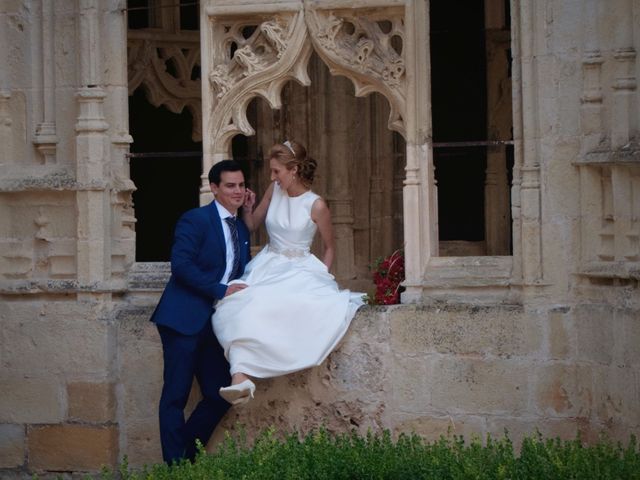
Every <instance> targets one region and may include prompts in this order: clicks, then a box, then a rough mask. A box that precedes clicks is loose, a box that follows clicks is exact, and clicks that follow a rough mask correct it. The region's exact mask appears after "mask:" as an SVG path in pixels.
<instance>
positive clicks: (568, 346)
mask: <svg viewBox="0 0 640 480" xmlns="http://www.w3.org/2000/svg"><path fill="white" fill-rule="evenodd" d="M571 320H572V317H571V316H570V315H569V314H568V312H567V309H555V310H551V311H550V312H549V320H548V330H547V332H548V346H549V357H550V358H551V359H569V358H572V357H573V355H574V349H575V345H574V341H573V330H572V321H571Z"/></svg>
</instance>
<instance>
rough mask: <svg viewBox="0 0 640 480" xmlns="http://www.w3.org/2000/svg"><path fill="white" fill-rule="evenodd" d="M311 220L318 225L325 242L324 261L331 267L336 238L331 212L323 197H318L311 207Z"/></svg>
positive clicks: (328, 267)
mask: <svg viewBox="0 0 640 480" xmlns="http://www.w3.org/2000/svg"><path fill="white" fill-rule="evenodd" d="M311 220H313V221H314V222H315V224H316V225H317V226H318V231H319V232H320V238H322V243H323V244H324V254H323V255H322V263H324V264H325V265H326V266H327V269H330V268H331V264H332V263H333V258H334V256H335V253H336V246H335V243H336V242H335V239H334V237H333V224H332V223H331V212H330V211H329V207H328V206H327V204H326V202H325V201H324V200H323V199H322V198H318V199H317V200H316V201H315V202H313V206H312V207H311Z"/></svg>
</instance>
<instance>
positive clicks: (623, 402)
mask: <svg viewBox="0 0 640 480" xmlns="http://www.w3.org/2000/svg"><path fill="white" fill-rule="evenodd" d="M639 374H640V371H639V370H638V369H637V368H629V367H618V366H608V367H607V366H597V367H594V369H593V413H594V416H595V417H596V419H597V420H598V421H599V422H602V423H604V424H607V423H611V422H615V421H621V422H623V423H626V424H628V425H633V426H638V425H640V407H639V405H640V391H639V389H638V383H637V382H638V376H639Z"/></svg>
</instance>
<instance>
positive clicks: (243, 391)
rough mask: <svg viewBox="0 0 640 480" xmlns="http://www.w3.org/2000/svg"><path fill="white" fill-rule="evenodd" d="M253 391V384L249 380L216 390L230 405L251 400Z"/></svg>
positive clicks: (254, 389) (254, 387)
mask: <svg viewBox="0 0 640 480" xmlns="http://www.w3.org/2000/svg"><path fill="white" fill-rule="evenodd" d="M255 391H256V386H255V384H254V383H253V382H252V381H251V380H245V381H244V382H240V383H238V384H236V385H229V386H228V387H222V388H220V390H219V391H218V392H219V393H220V396H221V397H222V398H224V399H225V400H226V401H227V402H229V403H230V404H231V405H239V404H241V403H247V402H248V401H249V400H251V399H252V398H253V392H255Z"/></svg>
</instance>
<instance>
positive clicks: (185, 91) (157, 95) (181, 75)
mask: <svg viewBox="0 0 640 480" xmlns="http://www.w3.org/2000/svg"><path fill="white" fill-rule="evenodd" d="M127 57H128V77H129V95H132V94H133V92H134V91H135V90H136V89H137V88H138V87H139V86H140V85H143V87H144V90H145V93H146V95H147V99H148V101H149V103H151V105H153V106H154V107H159V106H161V105H162V106H164V107H166V108H167V109H168V110H170V111H171V112H173V113H181V112H182V111H183V109H184V108H185V107H186V108H188V109H189V111H190V112H191V115H192V116H193V132H192V138H193V141H195V142H199V141H201V140H202V127H201V126H202V107H201V105H202V99H201V86H200V46H199V44H197V43H195V44H194V45H180V46H178V45H176V44H175V42H172V41H169V40H155V39H150V38H129V41H128V55H127Z"/></svg>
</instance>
